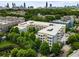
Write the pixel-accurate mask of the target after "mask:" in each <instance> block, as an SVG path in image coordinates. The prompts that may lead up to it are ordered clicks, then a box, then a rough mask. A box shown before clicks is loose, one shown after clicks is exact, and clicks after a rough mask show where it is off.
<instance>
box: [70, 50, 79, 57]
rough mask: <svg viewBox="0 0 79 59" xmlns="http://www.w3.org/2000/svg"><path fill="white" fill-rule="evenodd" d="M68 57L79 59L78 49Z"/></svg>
mask: <svg viewBox="0 0 79 59" xmlns="http://www.w3.org/2000/svg"><path fill="white" fill-rule="evenodd" d="M69 57H79V49H78V50H75V51H73V53H72V54H70V55H69Z"/></svg>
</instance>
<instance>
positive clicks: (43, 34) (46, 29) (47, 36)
mask: <svg viewBox="0 0 79 59" xmlns="http://www.w3.org/2000/svg"><path fill="white" fill-rule="evenodd" d="M29 26H32V27H35V28H36V29H38V30H39V31H38V33H37V34H36V36H37V37H38V38H40V40H41V41H42V42H43V41H47V42H48V43H49V46H52V44H53V43H56V42H57V41H60V39H61V38H62V37H63V35H64V33H65V27H66V26H65V25H64V24H55V23H47V22H38V21H27V22H23V23H20V24H18V26H17V27H18V28H19V30H20V32H22V31H27V29H28V27H29Z"/></svg>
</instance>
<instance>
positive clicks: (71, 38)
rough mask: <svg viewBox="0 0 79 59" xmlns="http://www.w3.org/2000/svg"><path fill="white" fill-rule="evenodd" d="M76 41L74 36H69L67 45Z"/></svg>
mask: <svg viewBox="0 0 79 59" xmlns="http://www.w3.org/2000/svg"><path fill="white" fill-rule="evenodd" d="M75 41H77V38H76V36H75V35H70V36H69V38H68V43H73V42H75Z"/></svg>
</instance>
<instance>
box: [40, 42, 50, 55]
mask: <svg viewBox="0 0 79 59" xmlns="http://www.w3.org/2000/svg"><path fill="white" fill-rule="evenodd" d="M40 53H41V54H43V55H48V54H49V53H50V48H49V45H48V43H47V42H43V43H42V44H41V46H40Z"/></svg>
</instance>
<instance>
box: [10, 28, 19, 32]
mask: <svg viewBox="0 0 79 59" xmlns="http://www.w3.org/2000/svg"><path fill="white" fill-rule="evenodd" d="M10 32H15V33H19V29H18V27H12V28H11V29H10Z"/></svg>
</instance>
